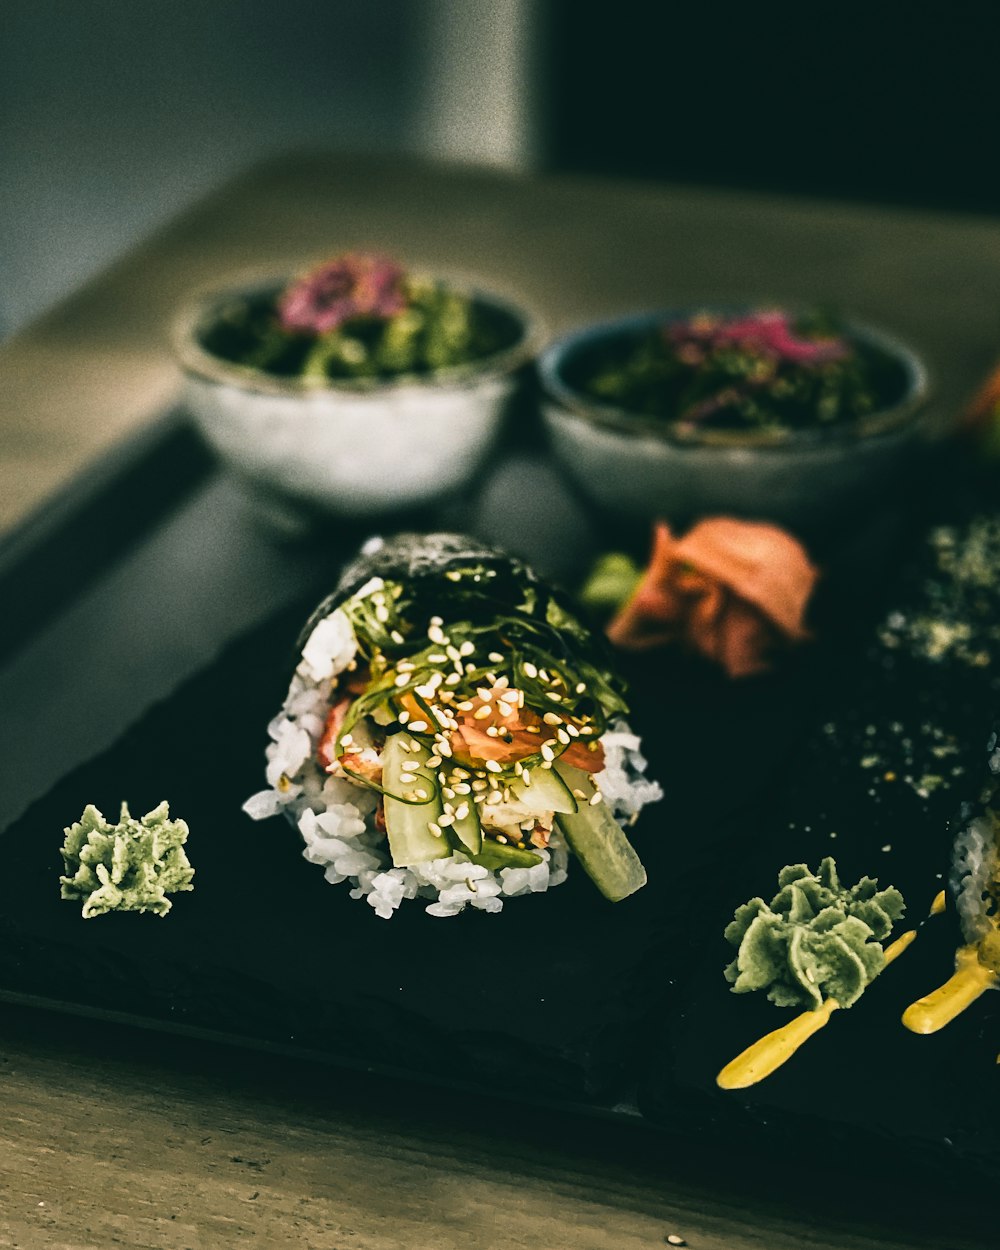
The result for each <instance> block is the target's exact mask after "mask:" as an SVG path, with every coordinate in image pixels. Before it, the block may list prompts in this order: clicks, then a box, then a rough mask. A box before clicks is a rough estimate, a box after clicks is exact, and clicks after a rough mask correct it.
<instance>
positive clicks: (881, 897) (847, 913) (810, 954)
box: [725, 856, 906, 1009]
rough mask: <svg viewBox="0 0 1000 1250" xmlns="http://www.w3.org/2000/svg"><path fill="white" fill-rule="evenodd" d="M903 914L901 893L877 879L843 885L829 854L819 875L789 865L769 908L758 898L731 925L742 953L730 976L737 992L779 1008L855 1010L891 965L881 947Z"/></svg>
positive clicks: (729, 936) (734, 942)
mask: <svg viewBox="0 0 1000 1250" xmlns="http://www.w3.org/2000/svg"><path fill="white" fill-rule="evenodd" d="M905 910H906V904H905V903H904V901H903V896H902V894H900V892H899V891H898V890H897V889H895V888H893V887H892V886H889V887H888V888H887V889H884V890H879V888H878V881H877V880H875V879H873V878H872V877H862V878H861V880H860V881H859V882H858V884H857V885H855V886H851V887H849V888H846V887H844V886H842V885H841V883H840V879H839V877H838V876H837V865H836V863H835V862H834V860H833V859H832V858H831V857H830V856H827V857H826V858H825V859H824V860H823V861H822V862H821V863H820V866H819V868H818V870H817V871H816V872H815V873H813V872H811V871H810V869H809V868H807V867H806V865H805V864H792V865H789V866H788V867H786V868H783V869H782V870H781V872H780V873H779V875H778V893H777V894H776V895H775V896H774V898H773V899H772V900H771V902H770V903H765V902H764V900H763V899H762V898H752V899H751V900H750V901H749V902H748V903H744V904H743V906H742V907H739V908H737V910H736V915H735V917H734V918H733V920H732V921H731V923H730V924H729V925H728V926H727V927H726V931H725V936H726V941H728V942H729V943H730V944H731V945H733V946H735V947H737V948H738V953H737V956H736V958H735V959H734V960H733V962H732V963H731V964H730V965H729V966H728V967H727V968H726V970H725V971H726V979H727V980H728V981H729V982H731V983H732V987H733V992H734V993H736V994H745V993H749V992H750V991H751V990H767V997H768V998H769V999H770V1001H771V1002H772V1003H775V1004H776V1005H777V1006H779V1007H811V1008H814V1009H815V1008H818V1007H819V1006H821V1004H822V1002H823V1000H824V999H825V998H834V999H836V1001H837V1003H838V1004H839V1006H841V1007H850V1006H852V1005H853V1004H854V1003H856V1002H857V1000H858V999H859V998H860V997H861V995H862V994H863V993H864V991H865V990H866V989H867V987H868V985H869V984H870V983H871V982H872V981H873V980H874V979H875V977H877V976H878V974H879V973H880V972H881V971H882V969H883V968H884V967H885V955H884V953H883V950H882V946H881V943H882V942H883V941H884V940H885V938H887V937H888V936H889V933H890V932H891V930H892V926H893V925H894V924H895V922H896V921H897V920H899V919H900V918H901V917H902V915H903V913H904V911H905Z"/></svg>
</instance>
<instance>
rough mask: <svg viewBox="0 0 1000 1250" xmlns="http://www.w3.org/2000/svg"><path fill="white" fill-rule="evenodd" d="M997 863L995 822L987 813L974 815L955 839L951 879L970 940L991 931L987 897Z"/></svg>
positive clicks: (961, 921) (966, 936)
mask: <svg viewBox="0 0 1000 1250" xmlns="http://www.w3.org/2000/svg"><path fill="white" fill-rule="evenodd" d="M995 863H996V845H995V835H994V831H993V823H992V821H991V820H990V819H989V817H987V816H974V817H973V818H972V819H971V820H969V821H968V822H967V823H966V824H965V826H964V827H963V828H962V829H961V830H960V831H959V833H958V836H957V837H956V838H955V851H954V861H953V867H952V872H951V880H950V884H951V888H952V893H953V894H954V896H955V907H956V908H957V910H958V915H959V923H960V924H961V926H962V933H963V934H964V936H965V940H966V941H967V942H978V941H979V940H980V939H981V938H983V937H985V935H986V934H987V932H989V929H990V923H989V920H988V919H987V904H986V897H987V887H988V886H989V884H990V881H991V879H992V877H993V869H994V866H995Z"/></svg>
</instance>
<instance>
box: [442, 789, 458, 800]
mask: <svg viewBox="0 0 1000 1250" xmlns="http://www.w3.org/2000/svg"><path fill="white" fill-rule="evenodd" d="M441 793H442V794H443V795H444V797H445V798H446V799H453V798H454V797H455V791H454V790H452V788H451V787H450V786H442V787H441Z"/></svg>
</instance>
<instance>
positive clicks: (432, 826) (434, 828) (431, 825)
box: [427, 820, 441, 838]
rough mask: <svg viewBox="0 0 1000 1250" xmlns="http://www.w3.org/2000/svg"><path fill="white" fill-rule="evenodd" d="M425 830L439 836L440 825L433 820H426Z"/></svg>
mask: <svg viewBox="0 0 1000 1250" xmlns="http://www.w3.org/2000/svg"><path fill="white" fill-rule="evenodd" d="M427 832H428V833H433V835H434V836H435V837H436V838H440V837H441V827H440V825H438V824H436V823H435V822H434V821H433V820H429V821H428V822H427Z"/></svg>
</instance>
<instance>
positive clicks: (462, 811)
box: [455, 803, 469, 820]
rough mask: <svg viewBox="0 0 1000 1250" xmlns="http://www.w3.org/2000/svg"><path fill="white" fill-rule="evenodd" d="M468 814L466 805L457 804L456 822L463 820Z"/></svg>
mask: <svg viewBox="0 0 1000 1250" xmlns="http://www.w3.org/2000/svg"><path fill="white" fill-rule="evenodd" d="M468 814H469V805H468V803H459V805H458V807H456V808H455V818H456V819H457V820H465V818H466V816H468Z"/></svg>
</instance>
